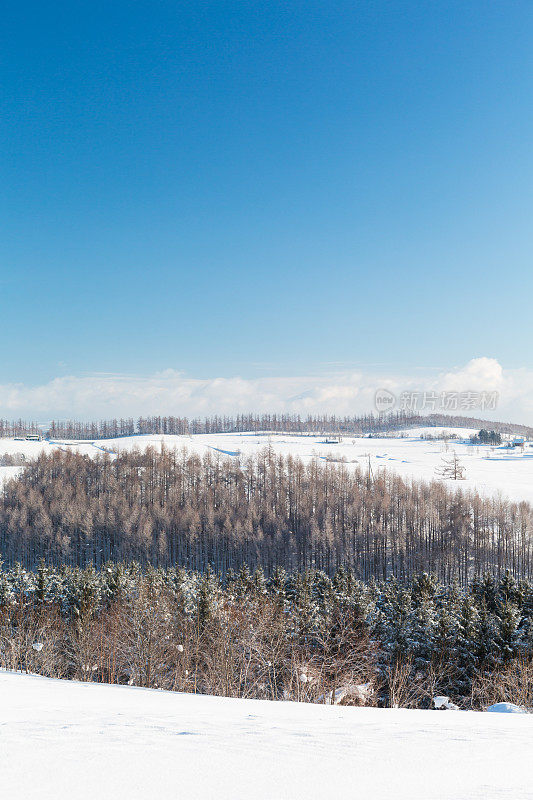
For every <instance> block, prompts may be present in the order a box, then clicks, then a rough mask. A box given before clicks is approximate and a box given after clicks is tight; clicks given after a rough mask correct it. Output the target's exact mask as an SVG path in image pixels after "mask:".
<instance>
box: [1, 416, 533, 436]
mask: <svg viewBox="0 0 533 800" xmlns="http://www.w3.org/2000/svg"><path fill="white" fill-rule="evenodd" d="M488 425H490V426H491V429H493V430H494V431H495V432H499V433H507V434H510V433H512V434H517V435H523V436H526V437H529V438H533V428H530V427H528V426H526V425H516V424H514V423H507V422H487V421H485V420H479V419H476V418H474V417H461V416H451V415H447V414H429V415H426V416H425V415H422V414H414V413H411V412H408V411H397V412H391V413H388V414H373V413H369V414H362V415H359V416H344V417H340V416H335V415H307V416H305V417H304V416H301V415H299V414H237V415H236V416H219V415H214V416H211V417H205V418H204V419H200V418H194V419H187V418H186V417H176V416H148V417H138V418H137V419H133V418H132V417H128V418H120V419H117V418H114V419H109V420H100V421H89V422H87V421H80V420H52V422H51V423H50V424H49V425H47V426H39V425H38V424H37V423H35V422H31V421H30V422H28V421H24V420H21V419H19V420H14V421H11V422H10V421H8V420H0V438H2V437H13V436H24V435H36V434H41V435H43V436H44V437H45V438H49V439H82V440H96V439H115V438H118V437H122V436H135V435H146V434H166V435H178V436H189V435H194V434H209V433H243V432H247V431H250V432H254V433H258V432H265V431H272V432H277V433H300V434H305V433H309V434H317V433H318V434H328V433H329V434H334V435H338V436H342V435H350V434H365V433H384V432H387V431H394V430H400V429H403V428H409V427H427V426H429V427H452V428H453V427H463V428H480V427H485V426H488Z"/></svg>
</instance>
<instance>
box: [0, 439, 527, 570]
mask: <svg viewBox="0 0 533 800" xmlns="http://www.w3.org/2000/svg"><path fill="white" fill-rule="evenodd" d="M532 531H533V512H532V508H531V507H530V506H529V505H528V504H527V503H511V502H506V501H504V500H503V499H501V498H496V499H483V498H481V497H480V496H479V495H478V494H477V493H475V492H470V491H462V490H454V488H453V487H451V486H448V485H446V483H445V482H442V481H434V482H431V483H424V482H417V481H414V480H413V481H407V480H404V479H402V478H401V477H399V476H398V475H395V474H394V473H388V472H386V471H385V470H383V471H379V473H378V474H373V473H372V472H370V471H369V470H368V469H366V468H364V466H357V465H354V464H350V465H348V464H344V463H335V462H322V461H320V460H319V459H314V460H313V461H311V462H310V463H308V464H304V463H303V462H302V461H301V460H299V459H297V458H293V457H291V456H289V457H283V456H278V455H275V454H274V452H273V451H272V449H271V448H265V449H264V450H263V451H262V452H260V453H259V454H257V455H254V456H251V457H249V458H243V459H239V458H234V459H227V458H221V457H219V456H218V455H216V454H211V453H207V454H206V455H205V456H203V457H199V456H198V455H196V454H193V453H191V452H190V451H187V450H185V449H183V450H181V451H178V450H167V449H165V448H164V447H162V448H161V449H160V450H154V449H152V448H149V449H147V450H146V451H143V452H140V451H136V450H134V451H132V452H122V453H120V454H118V455H116V456H110V455H108V454H102V455H99V456H97V457H96V458H89V457H88V456H84V455H80V454H79V453H76V452H64V451H61V450H54V451H52V452H47V453H43V454H41V455H40V456H39V457H38V458H37V459H36V460H35V461H33V462H31V463H29V464H27V465H26V466H24V467H23V468H22V472H21V474H20V475H19V476H17V477H16V478H14V479H12V480H10V481H8V482H6V484H5V485H4V488H3V491H2V495H1V496H0V553H1V554H2V556H3V558H4V559H5V560H6V562H7V563H8V564H14V563H15V562H20V563H22V564H23V565H24V566H25V567H27V568H33V567H35V566H36V565H37V564H38V563H39V562H40V560H41V559H45V560H46V561H47V562H48V563H50V564H56V565H61V564H67V565H71V566H85V565H87V564H92V565H94V566H95V567H99V566H101V565H102V564H104V563H105V562H106V561H108V560H114V561H124V562H127V561H131V560H136V561H138V562H139V563H141V564H142V565H146V564H152V565H154V566H161V567H172V566H175V565H179V566H184V567H187V568H190V569H195V570H199V571H201V572H204V571H205V570H207V569H208V568H213V569H214V570H215V572H217V573H219V574H224V573H226V572H227V571H228V570H230V569H238V568H239V567H240V565H242V564H244V563H246V564H249V565H250V567H251V568H255V567H257V566H261V567H262V568H263V569H264V570H265V572H266V574H267V575H271V574H272V573H273V571H274V570H275V569H276V568H277V567H283V568H284V569H287V570H301V571H305V570H307V569H320V570H323V571H324V572H325V573H326V574H328V575H332V574H333V573H334V572H335V571H336V570H337V569H338V568H339V567H341V566H344V567H347V568H349V569H350V570H352V571H353V573H354V575H355V576H356V577H357V578H358V579H362V580H370V579H371V578H377V579H386V578H387V577H388V576H390V575H395V576H396V577H397V578H398V579H399V580H402V581H403V580H407V579H409V578H410V577H411V576H412V575H415V574H418V573H419V572H422V571H426V572H431V573H434V574H435V575H436V576H437V577H438V579H439V580H441V581H444V582H450V581H452V580H457V581H458V582H459V583H460V584H461V585H466V583H467V582H468V580H470V579H472V578H473V577H475V576H479V575H481V574H483V572H485V571H486V570H490V571H494V572H495V573H496V574H498V575H501V574H503V573H504V572H505V571H506V570H509V571H510V572H511V573H512V574H513V575H515V576H517V577H521V578H532V577H533V536H532Z"/></svg>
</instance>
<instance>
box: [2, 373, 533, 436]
mask: <svg viewBox="0 0 533 800" xmlns="http://www.w3.org/2000/svg"><path fill="white" fill-rule="evenodd" d="M379 388H387V389H389V390H390V391H392V392H394V393H395V394H397V395H399V393H400V392H402V391H415V390H418V391H431V390H433V391H439V392H440V391H459V392H460V391H483V390H484V391H497V392H498V393H499V396H500V401H499V405H498V408H497V410H496V411H494V412H491V413H490V414H489V413H488V412H485V413H483V414H481V412H476V414H474V412H472V414H474V415H479V416H487V417H492V418H493V419H503V420H511V421H514V422H524V423H529V424H533V371H531V370H525V369H523V370H505V369H503V367H502V366H501V365H500V364H499V363H498V361H496V360H495V359H493V358H486V357H482V358H475V359H472V360H471V361H469V362H468V363H467V364H466V365H465V366H463V367H461V368H459V369H456V370H451V371H447V372H442V373H441V374H438V375H435V374H434V373H432V374H428V375H427V376H424V375H421V373H420V371H418V370H416V371H415V370H413V373H412V374H409V373H405V374H403V375H390V374H389V375H387V374H386V373H384V372H381V373H378V372H366V373H365V372H347V371H344V372H336V373H334V374H328V375H321V376H318V377H317V376H314V377H311V376H308V377H292V378H291V377H289V378H287V377H271V378H255V379H247V378H242V377H232V378H221V377H215V378H211V379H205V380H202V379H198V378H193V377H190V376H187V375H185V374H184V373H182V372H179V371H176V370H173V369H167V370H165V371H163V372H159V373H155V374H153V375H150V376H144V377H143V376H127V375H107V374H96V375H90V376H69V377H62V378H54V379H53V380H51V381H49V382H48V383H45V384H43V385H41V386H25V385H23V384H5V385H1V386H0V416H4V417H8V418H14V417H19V416H22V417H26V418H33V419H39V420H48V419H51V418H56V419H64V418H75V419H100V418H105V417H114V416H119V417H120V416H123V417H127V416H134V417H135V416H138V415H141V414H163V415H164V414H174V415H176V416H178V415H186V416H190V417H193V416H204V415H210V414H214V413H218V414H236V413H239V412H247V411H254V412H261V411H271V412H276V413H279V412H294V413H301V414H304V415H305V414H307V413H328V414H333V413H334V414H341V415H344V414H357V413H361V412H367V411H371V410H372V409H373V403H374V394H375V392H376V390H377V389H379Z"/></svg>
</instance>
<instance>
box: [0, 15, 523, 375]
mask: <svg viewBox="0 0 533 800" xmlns="http://www.w3.org/2000/svg"><path fill="white" fill-rule="evenodd" d="M532 42H533V3H531V1H530V0H524V2H517V1H515V0H501V1H499V2H490V0H482V2H468V0H457V2H447V1H446V0H439V2H421V0H417V2H409V0H401V2H396V0H391V1H389V2H387V0H380V1H379V2H370V0H368V1H365V2H362V1H361V2H358V1H357V0H349V1H347V2H335V0H328V1H327V2H326V1H325V0H323V1H322V2H314V1H313V0H302V2H299V1H298V2H295V1H294V0H285V2H275V1H273V0H269V2H246V0H238V2H209V0H207V2H206V1H205V0H202V2H195V0H190V1H189V2H157V0H150V2H144V0H140V1H139V2H134V3H131V2H129V3H126V2H111V3H110V2H106V3H102V2H98V0H92V1H91V2H90V3H89V2H82V3H80V2H76V0H70V1H69V2H51V3H42V2H39V3H37V2H26V3H24V2H11V1H10V0H8V2H7V3H6V4H5V5H4V6H3V11H2V30H1V47H0V59H1V61H0V67H1V74H0V78H1V85H2V95H1V96H2V114H1V122H0V145H1V154H0V202H1V227H2V232H1V238H0V258H1V262H0V348H1V350H0V382H2V383H6V382H12V381H22V382H25V383H28V384H32V383H37V382H39V381H42V380H48V379H50V378H52V377H54V376H61V375H65V374H82V373H90V372H94V371H105V372H126V373H145V374H146V373H152V372H154V371H156V370H161V369H165V368H173V369H179V370H184V371H185V372H186V373H187V374H190V375H194V376H197V377H207V376H215V375H228V376H229V375H236V374H239V375H243V376H246V377H253V376H254V375H268V374H272V375H298V374H302V373H303V372H309V371H311V370H314V371H320V370H322V369H330V368H332V367H335V365H337V364H338V365H340V366H343V365H373V364H380V365H383V364H385V365H390V368H391V369H393V368H396V367H398V368H400V367H403V366H404V365H410V366H411V367H420V368H428V367H439V368H440V367H448V366H450V367H451V366H453V365H456V364H461V363H465V362H466V361H467V360H468V359H470V358H473V357H476V356H490V357H494V358H497V359H498V360H499V361H500V362H501V363H503V364H505V365H506V366H508V367H513V368H516V367H520V366H524V367H529V368H531V367H532V366H533V350H532V348H531V342H532V339H533V337H532V328H533V313H532V312H531V307H532V303H533V296H532V290H533V269H532V266H533V265H532V251H533V248H532V244H533V234H532V230H533V226H532V220H533V197H532V195H533V192H532V189H533V144H532V143H533V47H532Z"/></svg>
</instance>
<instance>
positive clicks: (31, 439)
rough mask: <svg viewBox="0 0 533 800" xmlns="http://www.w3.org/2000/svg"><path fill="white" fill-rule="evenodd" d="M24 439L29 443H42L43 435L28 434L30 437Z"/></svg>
mask: <svg viewBox="0 0 533 800" xmlns="http://www.w3.org/2000/svg"><path fill="white" fill-rule="evenodd" d="M21 438H22V437H21ZM24 438H25V439H26V441H27V442H40V441H41V434H40V433H28V435H27V436H25V437H24Z"/></svg>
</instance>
